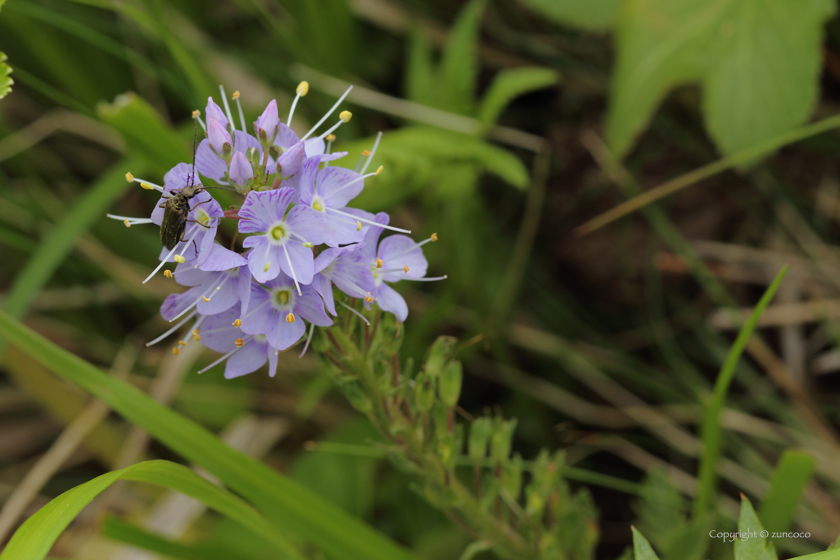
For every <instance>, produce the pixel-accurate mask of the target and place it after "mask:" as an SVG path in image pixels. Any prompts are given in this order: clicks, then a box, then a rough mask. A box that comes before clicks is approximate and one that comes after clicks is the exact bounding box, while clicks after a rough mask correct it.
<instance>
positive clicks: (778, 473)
mask: <svg viewBox="0 0 840 560" xmlns="http://www.w3.org/2000/svg"><path fill="white" fill-rule="evenodd" d="M814 465H815V460H814V457H813V456H811V455H809V454H808V453H805V452H803V451H796V450H788V451H785V452H784V454H782V458H781V459H779V464H778V465H776V470H775V471H773V478H771V479H770V488H769V489H768V490H767V493H766V494H765V495H764V499H763V500H762V501H761V506H759V508H758V516H759V517H760V518H761V520H762V522H764V527H765V528H766V529H767V530H768V531H771V532H774V531H787V529H788V527H790V523H791V521H792V520H793V515H794V513H795V511H796V507H797V506H798V505H799V500H801V499H802V494H803V493H804V492H805V487H806V486H807V485H808V481H809V480H810V479H811V475H812V474H813V472H814Z"/></svg>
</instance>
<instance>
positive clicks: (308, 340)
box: [298, 323, 315, 358]
mask: <svg viewBox="0 0 840 560" xmlns="http://www.w3.org/2000/svg"><path fill="white" fill-rule="evenodd" d="M314 332H315V323H310V324H309V336H307V337H306V344H304V345H303V351H302V352H301V353H300V356H298V357H299V358H303V355H304V354H306V349H307V348H309V343H310V341H311V340H312V333H314Z"/></svg>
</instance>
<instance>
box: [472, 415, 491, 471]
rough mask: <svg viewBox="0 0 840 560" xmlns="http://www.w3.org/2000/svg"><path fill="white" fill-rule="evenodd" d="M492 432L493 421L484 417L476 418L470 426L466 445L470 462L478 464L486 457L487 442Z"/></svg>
mask: <svg viewBox="0 0 840 560" xmlns="http://www.w3.org/2000/svg"><path fill="white" fill-rule="evenodd" d="M492 432H493V421H492V420H490V419H489V418H487V417H486V416H482V417H481V418H476V419H475V421H474V422H473V423H472V426H470V439H469V443H468V445H467V447H468V452H469V455H470V460H472V462H474V463H478V462H479V461H481V460H482V459H484V457H485V455H487V442H488V440H489V439H490V434H491V433H492Z"/></svg>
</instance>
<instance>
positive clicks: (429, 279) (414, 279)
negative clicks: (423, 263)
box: [403, 275, 449, 282]
mask: <svg viewBox="0 0 840 560" xmlns="http://www.w3.org/2000/svg"><path fill="white" fill-rule="evenodd" d="M447 278H449V277H448V276H446V275H444V276H435V277H432V278H412V277H411V276H408V277H406V278H403V280H413V281H414V282H437V281H438V280H446V279H447Z"/></svg>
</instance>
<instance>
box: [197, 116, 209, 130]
mask: <svg viewBox="0 0 840 560" xmlns="http://www.w3.org/2000/svg"><path fill="white" fill-rule="evenodd" d="M196 119H198V124H200V125H201V128H202V129H203V130H204V133H205V134H207V125H206V124H204V120H203V119H202V118H201V117H196Z"/></svg>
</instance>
